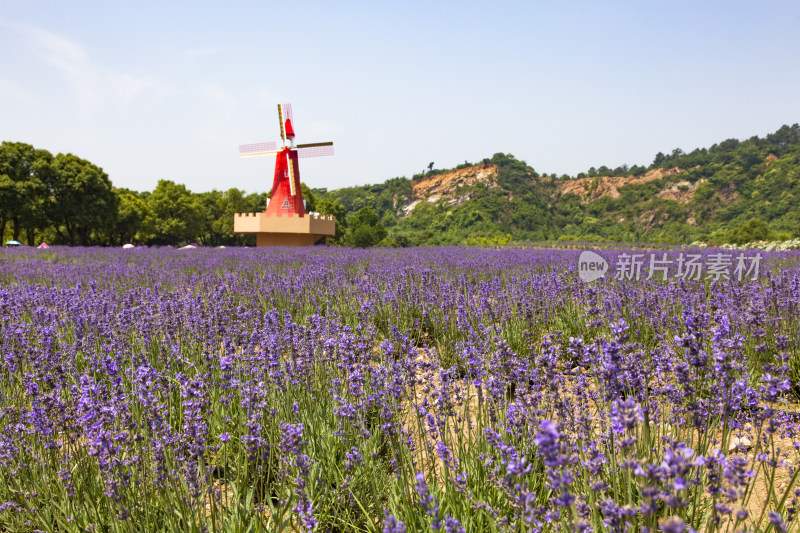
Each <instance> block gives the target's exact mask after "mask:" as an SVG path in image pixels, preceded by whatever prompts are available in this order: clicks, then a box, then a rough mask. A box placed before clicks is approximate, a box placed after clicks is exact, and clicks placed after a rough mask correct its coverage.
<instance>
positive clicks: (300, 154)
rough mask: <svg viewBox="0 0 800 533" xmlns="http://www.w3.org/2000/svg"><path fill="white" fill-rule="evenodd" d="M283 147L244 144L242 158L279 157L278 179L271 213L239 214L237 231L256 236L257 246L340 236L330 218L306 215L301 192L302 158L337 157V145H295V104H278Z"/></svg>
mask: <svg viewBox="0 0 800 533" xmlns="http://www.w3.org/2000/svg"><path fill="white" fill-rule="evenodd" d="M278 121H279V124H280V131H281V145H280V146H278V144H277V143H275V142H267V143H254V144H242V145H240V146H239V156H240V157H262V156H270V155H274V156H275V175H274V177H273V180H272V194H271V195H270V199H269V200H268V201H267V209H266V211H265V212H262V213H252V214H250V213H237V214H236V215H235V217H234V221H233V230H234V231H235V232H237V233H255V234H256V245H257V246H303V245H309V244H314V243H315V242H316V241H317V240H319V239H320V238H323V237H324V239H325V242H326V243H327V239H328V237H329V236H331V235H334V234H335V232H336V219H335V218H333V217H332V216H330V215H327V216H321V215H319V214H318V213H309V214H307V213H306V209H305V204H304V202H303V193H302V191H301V190H300V168H299V165H298V159H299V158H305V157H321V156H328V155H333V143H332V142H321V143H311V144H298V145H295V142H294V139H295V133H294V124H293V117H292V106H291V104H278Z"/></svg>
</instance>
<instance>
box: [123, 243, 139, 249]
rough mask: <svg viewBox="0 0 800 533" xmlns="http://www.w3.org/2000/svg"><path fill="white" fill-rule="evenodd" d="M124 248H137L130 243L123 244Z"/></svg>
mask: <svg viewBox="0 0 800 533" xmlns="http://www.w3.org/2000/svg"><path fill="white" fill-rule="evenodd" d="M122 247H123V248H125V249H128V248H136V247H135V246H134V245H132V244H130V243H128V244H123V245H122Z"/></svg>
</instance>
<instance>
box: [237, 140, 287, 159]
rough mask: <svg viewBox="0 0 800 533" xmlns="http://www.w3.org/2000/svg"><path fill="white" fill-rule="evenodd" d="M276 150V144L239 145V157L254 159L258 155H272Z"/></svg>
mask: <svg viewBox="0 0 800 533" xmlns="http://www.w3.org/2000/svg"><path fill="white" fill-rule="evenodd" d="M277 149H278V143H273V142H269V143H252V144H240V145H239V155H240V156H241V157H255V156H260V155H269V154H274V153H275V152H276V151H277Z"/></svg>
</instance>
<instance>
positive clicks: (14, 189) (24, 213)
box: [0, 142, 53, 245]
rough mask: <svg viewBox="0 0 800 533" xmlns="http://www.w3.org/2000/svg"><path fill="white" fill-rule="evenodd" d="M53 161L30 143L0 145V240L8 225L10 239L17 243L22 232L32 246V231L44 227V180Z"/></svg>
mask: <svg viewBox="0 0 800 533" xmlns="http://www.w3.org/2000/svg"><path fill="white" fill-rule="evenodd" d="M52 159H53V156H52V154H50V152H48V151H47V150H37V149H35V148H34V147H33V146H31V145H29V144H25V143H12V142H3V143H2V144H0V237H2V235H3V234H4V233H5V228H6V224H7V223H8V222H11V223H12V226H13V238H14V239H15V240H19V239H20V237H21V234H22V231H23V229H24V230H25V232H26V233H27V238H28V244H31V245H32V244H34V238H35V231H36V230H37V229H41V228H42V227H44V226H46V225H47V222H48V220H47V214H46V212H45V210H46V208H47V202H48V196H49V195H48V190H47V184H46V182H45V180H46V176H47V175H48V172H49V165H50V162H51V161H52Z"/></svg>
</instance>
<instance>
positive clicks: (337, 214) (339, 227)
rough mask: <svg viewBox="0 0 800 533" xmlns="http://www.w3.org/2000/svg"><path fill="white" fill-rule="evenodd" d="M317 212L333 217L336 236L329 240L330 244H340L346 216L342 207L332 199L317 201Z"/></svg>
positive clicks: (344, 231)
mask: <svg viewBox="0 0 800 533" xmlns="http://www.w3.org/2000/svg"><path fill="white" fill-rule="evenodd" d="M317 212H318V213H320V214H322V215H333V217H334V218H336V234H335V235H334V236H333V238H332V239H331V240H330V242H331V244H341V243H342V241H343V240H344V236H345V233H346V231H347V216H346V211H345V209H344V206H343V205H342V204H341V203H340V202H339V201H338V200H334V199H332V198H320V199H319V200H317Z"/></svg>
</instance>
